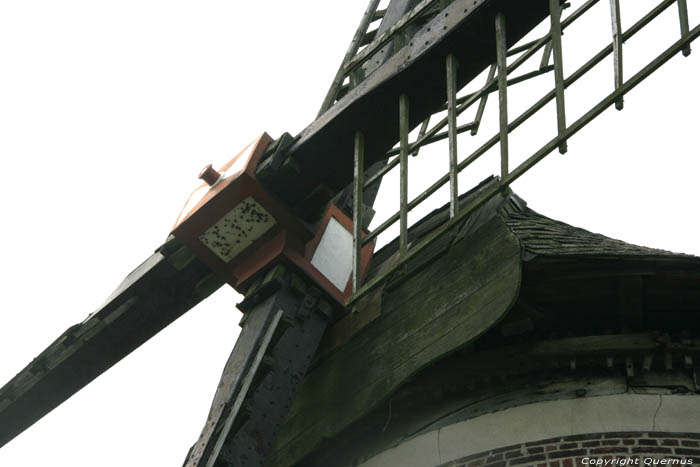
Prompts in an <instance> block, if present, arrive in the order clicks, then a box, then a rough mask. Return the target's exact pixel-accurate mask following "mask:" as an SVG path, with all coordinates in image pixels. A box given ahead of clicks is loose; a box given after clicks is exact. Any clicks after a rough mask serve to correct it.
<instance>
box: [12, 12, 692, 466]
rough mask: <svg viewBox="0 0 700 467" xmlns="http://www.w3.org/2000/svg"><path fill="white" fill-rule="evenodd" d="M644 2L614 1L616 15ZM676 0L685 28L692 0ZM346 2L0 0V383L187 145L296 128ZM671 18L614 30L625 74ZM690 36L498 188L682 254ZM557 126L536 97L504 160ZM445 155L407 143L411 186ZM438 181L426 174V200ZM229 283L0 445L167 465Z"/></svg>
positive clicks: (571, 42) (383, 208) (141, 243)
mask: <svg viewBox="0 0 700 467" xmlns="http://www.w3.org/2000/svg"><path fill="white" fill-rule="evenodd" d="M581 3H582V2H581V1H580V0H575V1H572V4H573V6H574V7H576V6H578V5H580V4H581ZM655 3H657V2H655V1H651V0H623V1H622V16H623V27H625V28H626V27H628V26H629V25H630V24H632V22H633V21H634V20H636V19H638V18H639V17H640V16H641V15H642V14H643V13H644V12H645V11H646V10H648V9H649V8H650V7H651V6H653V5H654V4H655ZM688 3H689V4H690V5H689V6H690V8H691V27H692V26H694V25H696V24H697V23H698V19H699V15H700V11H698V10H700V5H698V2H697V0H690V1H689V2H688ZM329 5H331V6H329ZM365 6H366V2H365V1H364V0H356V1H354V2H328V1H326V2H323V1H320V0H318V1H310V0H309V1H296V2H289V1H269V2H224V1H203V2H197V3H195V2H184V1H173V0H171V1H167V2H166V1H157V0H139V1H134V0H122V1H120V2H105V1H95V0H91V1H87V0H86V1H77V0H64V1H61V2H56V1H38V0H37V1H23V2H14V1H9V0H0V164H2V170H0V177H1V178H2V182H1V183H0V191H1V195H2V199H3V200H4V202H3V213H2V216H3V222H2V229H0V242H1V244H2V245H3V261H2V265H3V267H2V269H1V272H0V274H1V275H2V281H1V282H0V283H1V284H2V285H1V287H2V288H1V289H0V290H1V294H2V309H1V311H0V386H1V385H3V384H4V383H5V382H6V381H8V380H9V379H10V378H12V377H13V376H14V375H15V374H16V373H17V372H18V371H20V370H21V369H22V368H24V366H25V365H26V364H27V363H29V362H30V361H31V360H32V359H33V358H34V357H35V356H36V355H38V354H39V353H40V352H41V351H42V350H43V349H44V348H46V346H47V345H49V344H50V343H51V342H52V341H53V340H54V339H55V338H56V337H57V336H58V335H59V334H61V333H62V332H63V331H64V330H65V329H66V328H68V327H69V326H70V325H72V324H74V323H77V322H80V321H82V320H83V319H84V318H85V317H86V316H87V315H88V314H89V313H90V312H92V311H94V310H95V309H96V308H97V307H98V306H99V305H100V304H101V303H102V302H103V301H104V299H105V298H106V297H107V296H108V295H109V294H110V293H111V291H112V290H113V289H114V288H115V287H116V286H117V285H118V284H119V282H120V281H121V280H122V278H123V277H124V276H125V275H126V274H127V273H128V272H130V271H131V270H132V269H133V268H134V267H136V266H137V265H138V264H139V263H140V262H141V261H142V260H143V259H145V258H146V257H148V256H149V255H150V254H151V253H152V251H153V250H154V249H155V248H156V247H158V246H159V245H160V244H161V243H162V242H163V240H164V239H165V238H166V236H167V234H168V231H169V228H170V227H171V226H172V224H173V222H174V220H175V218H176V216H177V213H178V212H179V210H180V208H181V207H182V205H183V203H184V201H185V199H186V197H187V195H188V194H189V192H190V191H191V190H192V189H193V188H194V186H196V185H197V179H196V177H197V174H198V173H199V170H200V169H201V168H202V167H203V166H204V165H206V164H207V163H210V162H214V163H216V162H219V161H225V160H226V159H228V158H230V157H231V156H233V155H234V154H235V153H237V152H238V151H239V150H240V149H241V148H242V147H244V146H245V145H246V144H248V143H249V142H250V141H251V140H252V139H253V138H255V137H256V136H257V135H258V134H259V133H261V132H262V131H267V132H268V133H270V134H271V135H272V136H273V137H277V136H279V135H280V134H281V133H282V132H283V131H289V132H290V133H292V134H296V133H297V132H299V131H301V130H302V129H303V128H304V127H305V126H306V125H308V124H309V123H310V122H311V121H312V120H313V119H314V117H315V115H316V112H317V111H318V107H319V106H320V104H321V101H322V100H323V97H324V95H325V93H326V90H327V88H328V86H329V84H330V81H331V79H332V78H333V75H334V74H335V70H336V69H337V67H338V65H339V62H340V61H341V59H342V56H343V54H344V53H345V50H346V48H347V45H348V43H349V41H350V38H351V37H352V34H353V32H354V30H355V28H356V26H357V23H358V22H359V19H360V17H361V15H362V13H363V11H364V9H365ZM607 9H608V6H607V2H600V4H599V5H597V6H596V11H594V12H592V13H591V19H590V20H586V21H588V22H585V23H584V22H582V23H581V26H579V27H578V28H577V29H576V28H573V27H572V29H571V31H570V32H567V33H566V34H565V36H564V48H565V67H566V72H567V74H569V73H570V72H571V71H572V70H573V69H575V68H576V66H577V65H580V64H581V63H583V61H584V60H585V59H587V58H588V56H589V55H592V53H593V52H597V50H598V49H599V48H601V47H602V46H603V45H604V42H605V41H607V40H609V35H610V22H609V18H608V17H607V16H606V15H607V12H608V10H607ZM645 9H646V10H645ZM677 18H678V12H677V9H676V8H675V6H673V7H671V8H669V10H668V11H667V12H666V13H665V14H664V15H663V17H662V18H661V19H660V20H659V21H658V22H657V23H656V24H655V26H653V28H652V29H650V30H649V32H648V33H646V34H645V35H643V36H641V37H640V38H638V39H635V40H632V41H629V43H628V44H626V45H625V58H626V60H627V59H629V65H627V63H626V73H627V74H628V76H629V75H631V73H634V72H635V71H636V70H637V69H639V68H640V67H641V66H642V65H643V64H644V63H643V62H644V60H646V61H648V60H649V59H650V58H653V57H652V55H651V54H653V53H658V52H660V51H661V50H662V48H665V46H667V45H669V44H670V43H672V42H673V41H675V40H676V39H677V38H678V35H679V30H678V23H677ZM543 28H544V29H543ZM543 28H540V30H539V32H542V31H544V30H546V27H544V26H543ZM697 47H698V50H696V51H695V52H694V53H693V54H692V55H691V56H690V57H689V58H682V57H680V56H678V57H675V58H674V59H673V60H671V62H670V63H669V64H668V65H666V66H665V67H664V68H662V69H661V70H660V71H658V72H657V73H656V74H655V75H653V76H652V77H651V78H650V79H649V80H647V81H646V82H645V83H642V85H641V86H640V87H639V88H637V89H636V90H634V91H633V92H632V93H631V94H630V95H628V96H627V97H626V101H625V102H626V108H625V110H624V111H623V112H617V111H615V110H614V109H610V110H608V111H606V112H605V113H604V114H603V115H602V116H601V117H600V118H599V119H598V120H596V122H594V123H593V124H592V125H590V126H589V127H587V128H586V129H585V130H584V131H582V132H581V133H579V134H578V135H577V136H575V137H574V138H573V139H572V140H571V141H570V142H569V147H570V150H569V153H568V154H567V155H564V156H561V155H558V154H552V155H551V156H549V158H547V159H546V160H545V161H544V162H542V163H541V166H538V167H537V168H536V169H535V170H534V171H532V172H531V173H528V174H527V175H525V177H524V178H523V179H522V180H521V181H519V182H517V183H516V184H515V185H514V189H515V191H516V192H517V193H518V194H519V195H521V196H522V197H523V198H525V199H526V200H527V201H528V202H529V205H530V206H531V207H532V208H533V209H535V210H537V211H539V212H541V213H542V214H545V215H548V216H550V217H554V218H557V219H560V220H563V221H565V222H568V223H571V224H573V225H577V226H580V227H584V228H587V229H589V230H592V231H595V232H599V233H602V234H605V235H608V236H611V237H615V238H620V239H623V240H626V241H628V242H631V243H636V244H641V245H645V246H651V247H658V248H664V249H668V250H672V251H678V252H685V253H692V254H696V255H700V240H698V227H700V220H699V219H698V209H697V199H698V194H699V192H700V189H698V183H697V174H698V172H699V171H698V169H700V162H698V161H699V160H700V150H699V149H698V122H697V116H696V115H697V114H696V113H693V112H697V109H699V108H700V92H699V91H698V88H697V82H698V79H699V77H700V46H697ZM577 53H580V54H579V55H576V54H577ZM533 63H534V65H532V66H536V65H537V63H539V55H537V57H536V58H535V61H534V62H533ZM529 69H530V68H527V69H525V68H524V69H523V71H525V70H529ZM551 84H552V77H551V75H547V76H545V77H543V78H540V79H539V81H537V82H536V83H535V82H533V83H531V84H523V85H520V86H519V87H517V88H513V89H512V91H511V97H510V99H511V101H510V112H511V119H512V118H513V117H515V116H517V114H519V111H522V110H523V109H524V108H525V107H526V106H527V104H529V103H532V102H533V101H534V99H535V98H538V97H539V96H540V95H542V94H543V93H544V92H545V91H547V88H548V87H550V86H551ZM612 85H613V79H612V63H611V62H610V61H606V62H604V64H603V65H602V66H601V67H599V69H598V70H597V71H595V72H594V73H593V74H592V75H591V77H590V82H589V84H588V85H587V86H584V85H581V86H574V87H572V89H570V91H569V92H568V94H567V102H568V103H569V109H568V112H569V113H570V114H569V117H570V118H569V121H570V122H572V121H573V120H574V119H575V118H577V116H579V115H580V114H581V113H582V112H583V111H585V110H587V108H589V107H590V106H592V105H593V104H595V102H596V99H597V98H599V97H602V96H603V95H605V94H607V93H608V92H610V91H611V90H612ZM490 103H491V106H490V107H489V109H487V112H486V114H485V116H484V119H485V120H484V124H483V126H482V130H481V131H480V135H478V136H477V137H476V138H472V137H471V136H469V135H467V134H465V135H463V136H462V137H461V138H460V140H459V144H460V146H459V147H460V157H461V158H463V157H465V156H466V155H468V154H469V153H470V152H471V151H473V150H474V149H475V148H476V147H478V144H479V141H481V140H482V139H487V138H488V137H490V136H492V135H493V134H494V131H495V129H496V126H495V122H496V119H497V114H496V108H495V107H494V106H493V105H494V104H495V99H491V101H490ZM465 115H466V114H465ZM465 118H467V117H465ZM460 123H466V120H465V121H463V122H460ZM555 128H556V127H555V121H554V119H553V113H552V109H551V106H550V108H548V109H547V111H545V112H544V113H543V116H542V117H541V118H539V119H537V120H535V121H533V123H532V124H531V125H529V126H527V127H524V128H523V129H522V131H519V132H516V134H514V135H513V138H512V141H511V152H512V153H513V156H512V158H513V163H512V164H513V165H512V167H513V166H514V164H516V163H517V162H518V161H522V160H524V159H525V158H526V157H528V156H529V155H531V154H532V152H534V151H535V150H536V149H538V148H539V145H541V144H542V143H544V142H546V141H547V140H549V139H550V138H551V137H552V136H554V131H555ZM480 138H481V139H480ZM436 155H437V156H436ZM494 155H495V154H489V155H487V157H486V158H485V159H484V162H480V163H479V164H476V165H475V166H474V167H473V168H470V169H469V173H467V174H465V175H464V176H463V177H462V178H461V179H460V182H461V183H462V186H461V189H462V190H466V189H467V188H469V186H470V185H469V184H473V183H475V182H478V181H479V180H481V179H482V178H484V176H486V175H487V174H488V173H493V172H494V171H495V170H497V167H498V161H497V158H496V157H493V156H494ZM489 157H490V158H489ZM446 166H447V154H446V151H445V150H444V148H443V150H438V149H434V150H432V151H426V153H425V154H424V157H422V158H417V159H412V160H411V167H412V169H409V170H410V173H411V193H413V194H416V193H418V192H419V191H421V188H422V187H424V186H426V185H427V184H429V183H430V182H431V181H432V179H431V177H433V178H436V177H437V176H439V175H440V174H441V173H442V172H441V171H442V170H444V169H445V168H446ZM396 195H397V189H396V186H395V183H393V182H392V180H391V179H388V180H387V183H385V184H384V186H383V188H382V192H381V198H380V202H379V205H378V210H379V213H378V220H381V218H382V217H386V216H388V215H390V214H391V213H392V209H396V208H397V204H395V201H396ZM441 196H442V198H441ZM442 202H444V194H440V195H439V196H436V198H435V199H434V200H433V204H432V205H431V206H430V208H425V210H427V209H432V207H434V206H435V205H436V204H441V203H442ZM425 210H418V211H417V213H416V214H415V215H414V218H415V217H420V215H422V213H423V212H425ZM239 300H240V297H238V296H236V294H235V293H234V292H233V291H232V290H231V289H229V288H226V287H225V288H222V289H221V290H220V291H219V292H218V293H217V294H216V295H214V296H213V297H211V298H210V299H209V300H207V301H206V302H205V303H203V304H202V305H200V306H198V307H197V308H195V309H194V310H192V311H190V312H189V313H187V314H186V315H185V316H183V317H182V318H181V319H180V320H178V321H177V322H175V323H174V324H173V325H171V326H170V327H169V328H167V329H166V330H165V331H163V332H162V333H160V334H159V335H158V336H156V337H155V338H153V339H152V340H151V341H149V342H148V343H146V344H145V345H144V346H142V347H141V348H139V349H138V350H137V351H135V352H134V353H133V354H132V355H130V356H129V357H127V358H126V359H125V360H124V361H122V362H121V363H119V364H117V365H116V366H115V367H114V368H112V369H111V370H110V371H108V372H107V373H105V374H104V375H102V376H101V377H99V378H98V379H97V380H96V381H94V382H93V383H92V384H90V385H89V386H88V387H86V388H85V389H84V390H82V391H81V392H80V393H78V394H77V395H75V396H74V397H73V398H71V399H70V400H68V401H67V402H65V403H64V404H63V405H61V406H60V407H58V408H57V409H56V410H54V411H53V412H52V413H50V414H49V415H47V416H46V417H45V418H44V419H42V420H41V421H40V422H38V423H37V424H35V425H34V426H33V427H31V428H30V429H28V430H27V431H26V432H25V433H23V434H22V435H20V436H19V437H17V438H16V439H15V440H14V441H12V442H11V443H9V444H8V445H7V446H5V447H4V448H2V449H0V465H2V466H8V467H23V466H31V467H34V466H39V465H41V466H51V467H62V466H71V467H83V466H85V467H87V466H90V467H92V466H96V465H99V466H101V467H109V466H124V465H128V466H146V465H149V466H171V465H181V463H182V461H183V459H184V456H185V454H186V452H187V450H188V449H189V447H190V446H191V444H192V443H194V441H195V440H196V439H197V436H198V435H199V432H200V429H201V427H202V425H203V423H204V421H205V419H206V415H207V411H208V409H209V404H210V402H211V399H212V396H213V393H214V390H215V388H216V385H217V382H218V379H219V376H220V372H221V369H222V367H223V364H224V362H225V360H226V358H227V356H228V354H229V352H230V350H231V348H232V347H233V343H234V342H235V339H236V336H237V333H238V320H239V317H240V313H239V312H238V311H237V310H236V309H235V304H236V303H237V302H238V301H239Z"/></svg>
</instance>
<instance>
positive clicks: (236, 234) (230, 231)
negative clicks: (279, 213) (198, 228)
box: [199, 196, 276, 263]
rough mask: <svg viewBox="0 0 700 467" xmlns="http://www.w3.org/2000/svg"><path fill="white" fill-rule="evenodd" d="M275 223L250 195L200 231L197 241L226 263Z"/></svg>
mask: <svg viewBox="0 0 700 467" xmlns="http://www.w3.org/2000/svg"><path fill="white" fill-rule="evenodd" d="M275 224H276V221H275V218H274V217H272V215H271V214H270V213H269V212H267V211H266V210H265V208H263V207H262V206H261V205H260V204H258V202H257V201H255V200H254V199H253V198H252V197H250V196H249V197H247V198H246V199H244V200H243V201H241V202H240V203H239V204H237V205H236V206H235V207H234V208H233V209H231V210H230V211H229V212H228V213H227V214H226V215H225V216H224V217H222V218H221V219H219V221H218V222H217V223H216V224H214V225H212V226H211V227H209V229H207V230H206V231H205V232H204V233H203V234H201V235H200V236H199V241H200V242H202V243H203V244H204V245H205V246H206V247H207V248H209V249H210V250H211V251H212V252H213V253H214V254H215V255H216V256H218V257H219V258H221V260H222V261H224V262H227V263H228V262H229V261H231V260H232V259H233V258H235V257H236V256H238V255H239V254H240V253H241V252H242V251H243V250H245V249H246V248H248V247H249V246H250V245H252V244H253V242H254V241H255V240H257V239H258V238H260V237H262V235H263V234H264V233H265V232H267V231H268V230H270V229H271V228H272V226H274V225H275Z"/></svg>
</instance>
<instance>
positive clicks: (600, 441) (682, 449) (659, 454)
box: [440, 432, 700, 467]
mask: <svg viewBox="0 0 700 467" xmlns="http://www.w3.org/2000/svg"><path fill="white" fill-rule="evenodd" d="M662 459H663V461H662ZM606 460H607V461H611V462H609V463H607V466H611V467H617V466H621V465H628V466H629V465H632V466H633V465H642V466H643V465H655V466H656V465H700V433H659V432H654V433H645V432H616V433H593V434H586V435H574V436H564V437H560V438H550V439H545V440H542V441H535V442H532V443H525V444H519V445H518V444H516V445H514V446H508V447H503V448H498V449H493V450H491V451H486V452H481V453H478V454H473V455H471V456H468V457H465V458H462V459H457V460H455V461H451V462H447V463H445V464H442V465H441V466H440V467H510V466H519V467H526V466H536V467H574V466H586V465H605V464H603V462H605V461H606ZM595 462H600V463H599V464H595Z"/></svg>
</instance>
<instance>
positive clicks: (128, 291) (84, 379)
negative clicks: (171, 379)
mask: <svg viewBox="0 0 700 467" xmlns="http://www.w3.org/2000/svg"><path fill="white" fill-rule="evenodd" d="M167 249H168V248H167V246H166V248H163V249H162V250H163V252H164V253H163V254H161V252H157V253H155V254H153V255H152V256H151V257H150V258H148V259H147V260H146V261H144V263H143V264H141V265H140V266H139V267H137V268H136V269H135V270H134V271H133V272H132V273H130V274H129V275H128V276H127V277H126V278H125V279H124V281H123V282H122V284H120V285H119V287H118V288H117V290H115V292H114V293H112V295H111V296H110V297H109V299H108V300H107V301H106V302H105V303H104V304H103V305H102V306H101V307H100V308H99V309H98V310H97V311H96V312H95V313H93V314H92V315H91V316H90V317H89V318H88V319H87V320H85V321H84V322H82V323H80V324H77V325H75V326H72V327H70V328H69V329H68V330H66V332H64V333H63V334H62V335H61V336H60V337H59V338H58V339H56V341H54V342H53V343H52V344H51V345H50V346H48V347H47V349H46V350H45V351H44V352H42V353H41V354H40V355H39V356H38V357H37V358H36V359H35V360H34V361H33V362H32V363H30V364H29V365H28V366H27V367H26V368H25V369H24V370H22V371H21V372H20V373H19V374H18V375H17V376H15V377H14V378H13V379H12V380H10V381H9V382H8V383H7V384H6V385H5V386H4V387H3V388H2V389H0V400H3V399H5V400H9V403H8V402H4V403H2V409H0V446H3V445H4V444H5V443H7V442H8V441H10V440H11V439H12V438H14V437H15V436H17V435H18V434H19V433H21V432H22V431H24V430H25V429H27V428H28V427H29V426H31V425H32V424H33V423H35V422H36V421H37V420H39V419H40V418H41V417H43V416H44V415H46V414H47V413H49V412H50V411H52V410H53V409H54V408H56V407H57V406H58V405H60V404H61V403H62V402H64V401H65V400H66V399H68V398H69V397H71V396H72V395H73V394H75V393H76V392H78V391H79V390H80V389H81V388H83V387H84V386H86V385H87V384H89V383H90V382H91V381H92V380H94V379H95V378H97V377H98V376H99V375H100V374H102V373H103V372H105V371H106V370H108V369H109V368H110V367H112V366H113V365H114V364H116V363H117V362H118V361H119V360H121V359H122V358H124V357H125V356H127V355H128V354H129V353H131V352H132V351H133V350H134V349H136V348H137V347H139V346H140V345H141V344H143V343H144V342H146V341H147V340H148V339H150V338H151V337H153V336H154V335H155V334H157V333H158V332H159V331H160V330H162V329H163V328H165V327H166V326H167V325H169V324H170V323H172V322H173V321H175V320H176V319H177V318H178V317H180V316H181V315H182V314H183V313H185V312H186V311H187V310H189V309H190V308H192V307H193V306H194V305H196V304H197V303H199V301H201V300H202V299H204V298H206V297H207V296H208V294H209V293H211V292H213V291H214V290H215V289H216V288H218V287H219V286H221V285H222V282H221V281H220V280H218V279H216V278H212V276H211V271H210V270H209V269H208V268H207V267H206V266H204V265H203V264H201V263H200V262H199V261H196V260H195V261H189V262H186V264H182V265H181V266H182V267H181V268H177V267H174V266H173V265H172V264H171V263H170V262H169V261H168V258H167V256H168V255H169V253H168V252H166V251H165V250H167ZM7 395H9V396H10V397H7Z"/></svg>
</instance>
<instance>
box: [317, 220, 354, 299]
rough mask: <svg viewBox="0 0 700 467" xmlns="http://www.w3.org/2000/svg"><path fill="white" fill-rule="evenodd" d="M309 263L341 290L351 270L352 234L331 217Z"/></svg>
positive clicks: (346, 283)
mask: <svg viewBox="0 0 700 467" xmlns="http://www.w3.org/2000/svg"><path fill="white" fill-rule="evenodd" d="M311 264H312V265H313V266H314V267H315V268H316V269H318V270H319V271H320V272H321V274H323V275H324V276H326V278H327V279H328V280H329V281H331V283H332V284H333V285H334V286H336V287H337V288H338V289H339V290H340V291H341V292H342V291H344V290H345V287H346V286H347V285H348V281H349V280H350V273H351V272H352V234H351V233H350V231H349V230H347V229H346V228H345V227H343V225H342V224H341V223H340V222H338V221H337V220H335V218H333V217H331V220H330V221H329V222H328V227H326V231H325V232H323V237H321V242H320V243H319V244H318V248H316V251H315V252H314V256H313V258H311Z"/></svg>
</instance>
